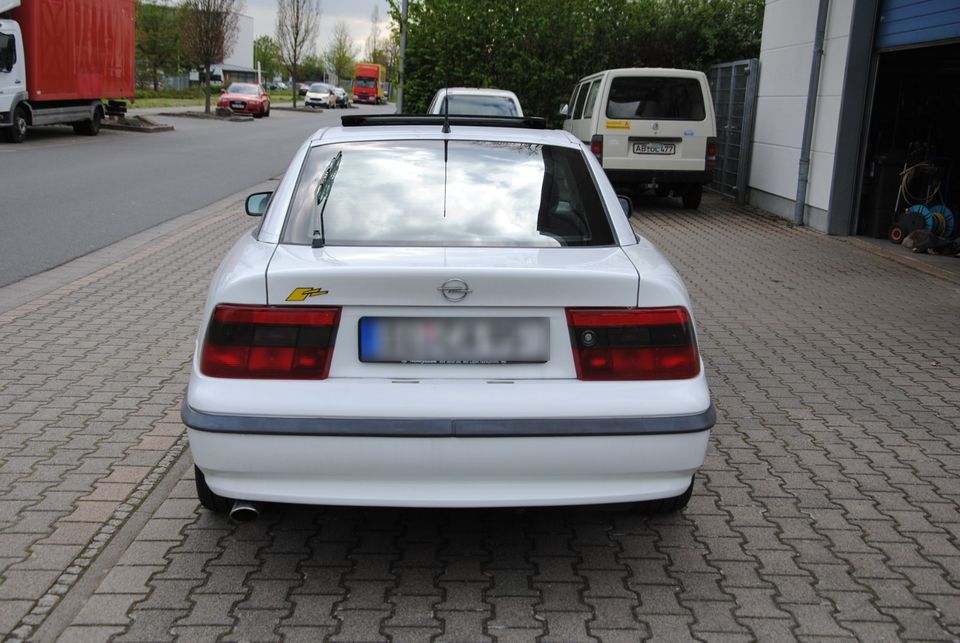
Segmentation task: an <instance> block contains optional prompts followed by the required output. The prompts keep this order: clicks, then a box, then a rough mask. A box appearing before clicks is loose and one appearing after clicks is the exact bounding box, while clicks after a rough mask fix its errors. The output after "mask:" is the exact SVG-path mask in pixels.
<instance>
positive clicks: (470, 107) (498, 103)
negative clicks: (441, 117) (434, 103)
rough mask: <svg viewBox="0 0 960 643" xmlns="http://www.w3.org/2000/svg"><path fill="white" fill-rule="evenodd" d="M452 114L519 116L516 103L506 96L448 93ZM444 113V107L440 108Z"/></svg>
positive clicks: (448, 105)
mask: <svg viewBox="0 0 960 643" xmlns="http://www.w3.org/2000/svg"><path fill="white" fill-rule="evenodd" d="M445 102H446V109H447V110H449V113H450V115H451V116H517V115H518V114H517V106H516V104H515V103H514V102H513V101H512V100H511V99H510V98H508V97H506V96H479V95H478V96H466V95H450V94H448V95H447V98H446V101H445ZM440 113H441V114H442V113H443V107H441V108H440Z"/></svg>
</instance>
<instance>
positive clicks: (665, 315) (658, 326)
mask: <svg viewBox="0 0 960 643" xmlns="http://www.w3.org/2000/svg"><path fill="white" fill-rule="evenodd" d="M567 325H568V327H569V328H570V339H571V342H572V344H573V356H574V362H575V363H576V367H577V379H581V380H682V379H689V378H691V377H696V376H697V375H698V374H699V373H700V354H699V352H698V351H697V341H696V338H695V336H694V333H693V323H692V321H691V319H690V313H689V312H688V311H687V309H686V308H683V307H682V306H676V307H670V308H633V309H631V308H568V309H567Z"/></svg>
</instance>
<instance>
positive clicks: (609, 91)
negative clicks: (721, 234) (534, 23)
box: [561, 67, 717, 208]
mask: <svg viewBox="0 0 960 643" xmlns="http://www.w3.org/2000/svg"><path fill="white" fill-rule="evenodd" d="M561 113H563V115H564V117H565V119H566V120H565V121H564V123H563V129H565V130H566V131H568V132H570V133H571V134H573V135H574V136H576V137H577V138H579V139H580V140H581V141H583V142H584V143H587V144H588V145H590V150H591V151H592V152H593V153H594V154H596V155H597V158H598V159H600V162H601V164H602V165H603V169H604V171H605V172H606V173H607V177H609V179H610V182H611V183H613V184H614V185H617V186H629V187H631V188H634V189H638V190H640V191H642V190H647V189H652V190H656V193H657V195H658V196H668V195H670V194H673V195H674V196H679V197H681V198H682V199H683V205H684V207H687V208H696V207H697V206H699V205H700V198H701V197H702V195H703V186H704V184H706V183H709V181H710V171H711V169H712V167H713V164H714V163H715V161H716V144H715V143H714V140H713V139H714V138H715V137H716V135H717V125H716V117H715V116H714V112H713V101H712V100H711V98H710V87H709V85H708V84H707V77H706V75H705V74H704V73H703V72H699V71H691V70H688V69H660V68H645V67H635V68H629V69H608V70H606V71H601V72H598V73H596V74H591V75H590V76H587V77H586V78H583V79H581V80H580V81H579V82H578V83H577V85H576V87H574V89H573V94H572V95H571V97H570V103H569V104H568V105H565V106H564V107H563V108H561Z"/></svg>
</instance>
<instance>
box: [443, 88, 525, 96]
mask: <svg viewBox="0 0 960 643" xmlns="http://www.w3.org/2000/svg"><path fill="white" fill-rule="evenodd" d="M437 93H438V94H473V95H475V96H509V97H510V98H516V97H517V95H516V94H514V93H513V92H512V91H510V90H509V89H493V88H492V87H444V88H443V89H440V90H438V91H437Z"/></svg>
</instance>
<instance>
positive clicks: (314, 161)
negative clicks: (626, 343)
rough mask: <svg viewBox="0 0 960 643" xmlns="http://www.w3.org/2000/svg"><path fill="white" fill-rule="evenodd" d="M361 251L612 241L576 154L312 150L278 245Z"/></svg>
mask: <svg viewBox="0 0 960 643" xmlns="http://www.w3.org/2000/svg"><path fill="white" fill-rule="evenodd" d="M315 231H317V232H318V233H319V234H320V235H321V236H322V238H323V240H324V242H325V244H327V245H359V246H501V247H511V246H519V247H557V246H566V245H575V246H601V245H612V244H613V242H614V239H613V232H612V230H611V227H610V222H609V220H608V219H607V215H606V212H605V210H604V208H603V204H602V201H601V199H600V195H599V194H598V192H597V188H596V186H595V184H594V182H593V179H592V176H591V175H590V171H589V169H588V167H587V165H586V162H585V160H584V157H583V154H582V153H581V151H580V150H577V149H570V148H563V147H555V146H549V145H534V144H526V143H506V142H482V141H449V142H446V143H445V142H444V141H375V142H356V143H344V144H339V145H323V146H319V147H314V148H312V149H311V150H310V153H309V155H308V156H307V159H306V161H305V164H304V167H303V171H302V172H301V175H300V178H299V180H298V184H297V188H296V191H295V193H294V197H293V201H292V203H291V206H290V212H289V215H288V217H287V222H286V225H285V227H284V232H283V242H284V243H291V244H310V243H311V242H312V240H313V238H314V232H315Z"/></svg>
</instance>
